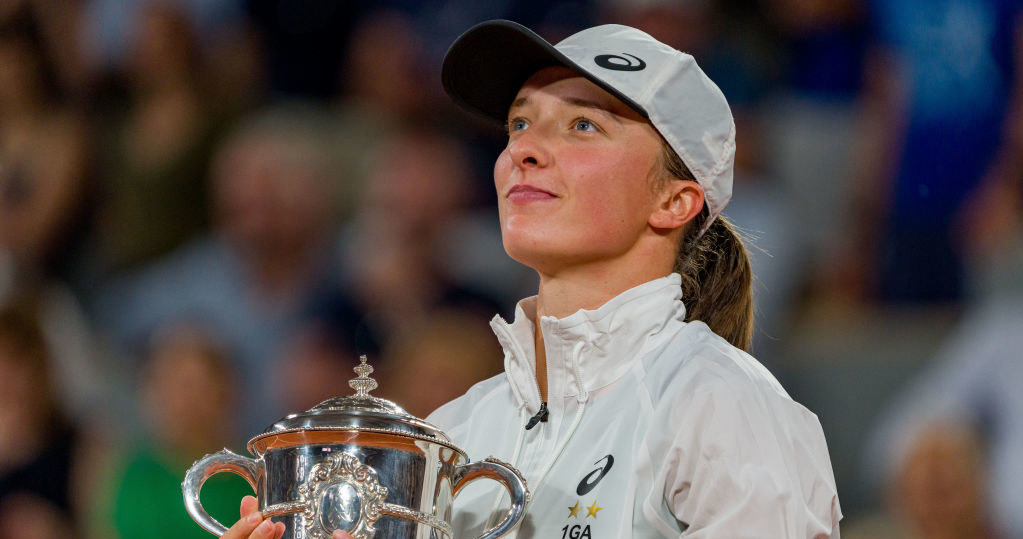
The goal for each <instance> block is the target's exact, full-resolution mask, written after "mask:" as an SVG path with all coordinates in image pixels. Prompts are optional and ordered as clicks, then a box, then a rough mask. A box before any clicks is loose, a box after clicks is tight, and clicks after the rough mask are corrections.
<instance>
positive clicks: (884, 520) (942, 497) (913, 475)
mask: <svg viewBox="0 0 1023 539" xmlns="http://www.w3.org/2000/svg"><path fill="white" fill-rule="evenodd" d="M987 483H988V468H987V459H986V457H985V450H984V444H983V443H982V441H981V440H980V437H979V436H978V434H977V433H976V432H975V431H974V430H973V429H972V428H970V427H969V426H967V425H963V424H957V423H937V424H931V425H930V426H928V427H927V428H925V429H923V430H922V431H920V433H919V435H918V436H917V437H916V438H915V440H914V442H913V444H912V445H911V446H910V447H909V448H908V450H907V452H906V454H905V455H904V456H903V457H902V459H901V460H900V462H899V463H898V465H897V466H896V472H895V475H894V477H892V478H891V483H890V484H889V485H888V488H887V492H886V496H885V501H886V507H887V508H888V510H887V511H886V512H885V513H883V514H882V515H880V516H879V517H876V518H873V519H869V520H864V521H861V522H859V523H857V522H852V523H850V525H849V526H847V527H846V529H845V530H843V531H844V532H845V533H844V534H843V535H844V536H845V537H847V539H857V538H859V539H868V538H869V539H994V538H996V537H1002V536H1003V535H1001V534H996V533H994V531H993V529H992V527H991V524H990V518H991V516H990V515H991V513H990V506H989V504H988V500H987Z"/></svg>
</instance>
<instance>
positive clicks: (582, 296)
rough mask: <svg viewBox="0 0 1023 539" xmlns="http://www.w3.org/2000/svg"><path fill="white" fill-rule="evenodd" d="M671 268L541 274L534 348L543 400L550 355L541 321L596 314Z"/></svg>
mask: <svg viewBox="0 0 1023 539" xmlns="http://www.w3.org/2000/svg"><path fill="white" fill-rule="evenodd" d="M670 271H671V268H670V266H668V267H659V266H658V265H655V264H651V265H649V266H645V267H636V268H632V269H631V270H629V269H626V270H621V269H615V268H611V270H605V271H592V270H591V271H586V270H574V271H568V272H560V273H559V274H557V275H551V274H544V273H543V272H541V273H540V287H539V289H538V291H537V297H536V317H535V319H534V321H533V324H534V330H533V344H534V349H535V355H536V381H537V386H538V388H539V389H540V398H541V400H542V401H544V402H546V401H547V351H546V349H545V348H544V339H543V332H542V331H540V319H541V318H543V317H544V316H553V317H556V318H564V317H566V316H569V315H571V314H573V313H575V312H577V311H579V310H581V309H586V310H593V309H597V308H599V307H600V306H602V305H604V304H605V303H607V302H608V301H610V300H611V299H612V298H614V297H615V296H618V295H619V294H621V293H622V292H625V291H626V290H629V289H630V288H634V287H636V286H639V285H641V284H643V283H647V282H650V281H652V280H654V279H659V278H661V277H664V276H665V275H668V273H670Z"/></svg>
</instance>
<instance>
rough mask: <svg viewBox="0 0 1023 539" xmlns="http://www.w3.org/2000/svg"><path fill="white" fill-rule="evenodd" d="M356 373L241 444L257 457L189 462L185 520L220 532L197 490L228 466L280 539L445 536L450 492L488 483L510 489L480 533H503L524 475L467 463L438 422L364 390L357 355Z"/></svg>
mask: <svg viewBox="0 0 1023 539" xmlns="http://www.w3.org/2000/svg"><path fill="white" fill-rule="evenodd" d="M355 371H356V373H358V374H359V376H358V378H355V379H352V380H351V381H349V385H350V386H351V387H352V388H353V389H355V394H354V395H350V396H344V397H334V398H331V399H327V400H325V401H323V402H321V403H320V404H318V405H316V406H314V407H312V408H311V409H309V410H307V411H305V412H301V413H297V414H291V415H289V416H287V417H285V418H283V419H281V420H280V421H278V422H276V423H274V424H273V425H271V426H270V427H268V428H267V429H266V430H265V431H263V433H262V434H259V435H258V436H256V437H254V438H252V439H251V440H249V443H248V450H249V453H251V454H252V455H253V456H254V457H255V458H249V457H245V456H242V455H239V454H237V453H233V452H231V451H229V450H227V449H224V450H222V451H219V452H217V453H213V454H210V455H206V456H204V457H203V458H201V459H199V460H198V461H196V462H195V463H194V464H193V465H192V466H191V468H189V469H188V472H187V473H186V474H185V479H184V482H182V484H181V491H182V494H183V495H184V501H185V508H186V509H187V510H188V513H189V515H191V517H192V519H193V520H195V521H196V523H198V524H199V525H200V526H202V527H203V528H205V529H206V530H207V531H209V532H210V533H213V534H214V535H217V536H220V535H223V534H224V533H225V532H226V531H227V527H225V526H224V525H223V524H221V523H219V522H217V521H216V520H215V519H214V518H213V517H211V516H210V515H209V514H208V513H207V512H206V510H205V509H204V508H203V507H202V504H201V503H200V502H199V492H200V490H201V489H202V485H203V483H204V482H205V481H206V479H208V478H209V477H210V476H212V475H214V474H217V473H220V472H231V473H235V474H238V475H240V476H242V477H243V478H245V480H246V481H248V482H249V485H251V486H252V489H253V491H255V493H256V498H257V500H258V502H259V509H260V511H261V512H262V514H263V516H264V518H272V519H273V520H274V521H277V522H283V523H284V524H285V527H286V531H285V532H284V538H283V539H330V537H331V534H332V533H333V531H334V530H342V531H346V532H348V533H349V534H351V535H352V536H354V537H355V538H356V539H369V538H371V537H377V538H388V539H392V538H399V539H403V538H408V539H412V538H415V539H434V538H436V539H442V538H447V539H451V538H452V532H451V525H450V522H451V504H452V501H453V500H454V498H455V496H457V495H458V493H459V492H460V491H461V489H462V488H463V487H465V486H466V485H467V484H468V483H470V482H472V481H475V480H477V479H492V480H495V481H497V482H499V483H501V484H502V485H504V487H505V488H506V489H507V490H508V493H509V494H510V495H511V507H510V508H509V510H508V512H507V513H506V514H505V516H504V518H503V520H501V522H499V523H498V524H497V525H496V526H494V527H493V528H491V529H489V530H486V531H485V532H484V533H483V534H482V535H480V536H479V537H478V539H493V538H497V537H501V536H502V535H504V534H505V533H507V532H508V531H510V530H511V529H512V528H513V527H514V526H515V524H516V523H517V522H518V520H519V519H520V518H521V517H522V515H523V512H524V510H525V505H526V503H528V500H529V491H528V489H527V488H526V483H525V480H524V479H523V478H522V475H521V474H520V473H519V472H518V471H517V470H515V469H514V468H513V467H512V466H510V465H509V464H506V463H503V462H501V461H499V460H497V459H493V458H488V459H484V460H481V461H477V462H471V463H470V462H469V458H468V457H467V456H466V454H465V453H464V452H463V451H462V450H461V449H459V448H458V447H456V446H455V445H454V444H452V443H451V440H450V439H449V438H448V437H447V435H445V434H444V433H443V432H441V431H440V430H439V429H438V428H437V427H435V426H433V425H431V424H429V423H427V422H426V421H423V420H422V419H419V418H416V417H414V416H412V415H410V414H409V413H408V412H406V411H405V410H403V409H402V408H401V407H399V406H398V405H396V404H395V403H393V402H391V401H389V400H386V399H380V398H377V397H373V396H371V395H369V392H370V391H372V390H373V389H374V388H376V387H377V383H376V381H375V380H373V379H372V378H370V377H369V374H370V373H371V372H372V371H373V367H371V366H369V365H368V364H367V363H366V358H365V356H363V357H362V362H361V364H360V365H359V366H357V367H355Z"/></svg>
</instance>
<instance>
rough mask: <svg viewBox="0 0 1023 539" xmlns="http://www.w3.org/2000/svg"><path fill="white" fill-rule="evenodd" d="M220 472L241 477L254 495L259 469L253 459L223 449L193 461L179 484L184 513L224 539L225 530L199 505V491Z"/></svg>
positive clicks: (257, 463) (224, 527) (225, 528)
mask: <svg viewBox="0 0 1023 539" xmlns="http://www.w3.org/2000/svg"><path fill="white" fill-rule="evenodd" d="M220 472H231V473H234V474H238V475H240V476H242V477H244V478H245V480H246V481H248V482H249V485H250V486H251V487H252V490H253V492H255V491H256V477H258V476H259V475H260V465H259V462H258V461H256V460H254V459H250V458H247V457H243V456H241V455H239V454H237V453H234V452H232V451H230V450H228V449H224V450H222V451H218V452H216V453H213V454H211V455H206V456H205V457H203V458H201V459H199V460H197V461H195V463H194V464H192V467H191V468H189V469H188V472H186V473H185V480H184V481H182V483H181V493H182V495H183V496H184V497H185V509H186V510H187V511H188V514H189V516H191V517H192V520H194V521H195V522H196V524H198V525H200V526H202V527H203V528H205V529H206V531H208V532H210V533H212V534H213V535H216V536H217V537H220V536H221V535H224V533H226V532H227V527H226V526H224V525H223V524H221V523H219V522H217V520H216V519H215V518H213V517H211V516H210V515H209V513H207V512H206V509H204V508H203V506H202V503H200V502H199V491H200V490H202V485H203V483H205V482H206V480H207V479H209V478H210V477H211V476H213V475H214V474H218V473H220Z"/></svg>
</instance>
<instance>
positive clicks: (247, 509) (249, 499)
mask: <svg viewBox="0 0 1023 539" xmlns="http://www.w3.org/2000/svg"><path fill="white" fill-rule="evenodd" d="M258 511H259V502H258V501H256V497H255V496H243V497H242V504H241V508H240V510H239V512H240V513H241V516H242V518H245V517H247V516H249V515H251V514H252V513H256V512H258ZM260 520H262V519H260Z"/></svg>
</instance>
